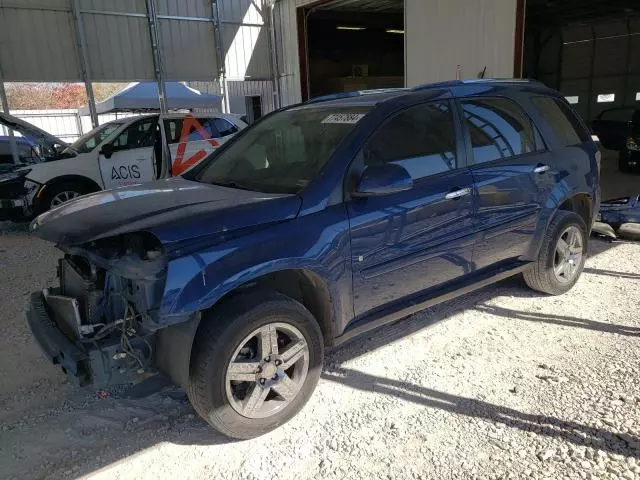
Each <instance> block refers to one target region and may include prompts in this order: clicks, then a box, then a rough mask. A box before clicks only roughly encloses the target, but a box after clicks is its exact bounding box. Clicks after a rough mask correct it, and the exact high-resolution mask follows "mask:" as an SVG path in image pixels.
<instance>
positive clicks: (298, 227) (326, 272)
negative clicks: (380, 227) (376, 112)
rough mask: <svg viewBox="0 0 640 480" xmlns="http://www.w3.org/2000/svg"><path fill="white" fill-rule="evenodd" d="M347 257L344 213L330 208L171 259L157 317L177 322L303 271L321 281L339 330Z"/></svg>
mask: <svg viewBox="0 0 640 480" xmlns="http://www.w3.org/2000/svg"><path fill="white" fill-rule="evenodd" d="M350 259H351V255H350V242H349V222H348V219H347V214H346V210H345V208H344V205H335V206H333V207H329V208H327V209H325V210H323V211H321V212H317V213H314V214H310V215H305V216H302V217H299V218H296V219H294V220H291V221H288V222H284V223H281V224H277V225H274V226H272V227H270V228H268V229H265V230H261V231H258V232H254V233H251V234H248V235H246V236H243V237H240V238H236V239H233V240H230V241H229V242H226V243H223V244H221V245H217V246H214V247H211V248H209V249H206V250H204V251H201V252H197V253H193V254H190V255H187V256H184V257H181V258H177V259H175V260H171V261H170V262H169V264H168V270H167V281H166V285H165V291H164V295H163V300H162V303H161V307H160V312H159V314H160V315H159V318H160V321H161V322H162V323H163V324H164V325H171V324H175V323H179V322H181V321H184V319H186V318H189V317H190V316H191V315H192V314H194V313H195V312H199V311H202V310H205V309H208V308H210V307H212V306H213V305H215V304H216V303H217V302H218V301H219V300H220V299H221V298H222V297H224V296H225V295H227V294H228V293H230V292H232V291H234V290H235V289H237V288H238V287H240V286H242V285H245V284H247V283H250V282H252V281H254V280H256V279H258V278H260V277H262V276H264V275H267V274H270V273H274V272H278V271H283V270H307V271H311V272H313V273H315V274H316V275H317V276H318V277H319V278H320V279H321V280H322V281H323V282H324V283H325V285H326V287H327V290H328V291H329V295H330V296H331V303H332V307H333V310H334V311H333V318H334V320H335V321H336V323H337V325H336V329H337V331H338V332H339V331H341V329H342V328H343V327H344V325H346V324H347V323H348V322H349V321H350V320H351V319H352V318H353V300H352V299H353V295H352V275H351V260H350Z"/></svg>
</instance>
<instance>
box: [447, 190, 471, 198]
mask: <svg viewBox="0 0 640 480" xmlns="http://www.w3.org/2000/svg"><path fill="white" fill-rule="evenodd" d="M470 193H471V189H470V188H469V187H465V188H460V189H458V190H453V191H451V192H449V193H447V194H446V195H445V196H444V198H446V199H447V200H457V199H458V198H462V197H466V196H467V195H469V194H470Z"/></svg>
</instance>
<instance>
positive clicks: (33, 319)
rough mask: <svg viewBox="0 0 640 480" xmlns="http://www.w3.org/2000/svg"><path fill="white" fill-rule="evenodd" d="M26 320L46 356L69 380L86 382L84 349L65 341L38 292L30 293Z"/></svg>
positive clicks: (86, 356) (85, 352) (86, 358)
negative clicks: (58, 366)
mask: <svg viewBox="0 0 640 480" xmlns="http://www.w3.org/2000/svg"><path fill="white" fill-rule="evenodd" d="M27 323H28V324H29V328H31V333H33V336H34V337H35V339H36V341H37V343H38V345H39V346H40V348H41V349H42V351H43V352H44V354H45V355H46V357H47V358H48V359H49V360H50V361H51V362H53V363H54V364H56V365H60V367H61V368H62V371H63V372H64V373H66V375H67V377H68V378H69V380H70V381H71V382H72V383H74V384H76V385H80V386H83V385H87V384H88V383H90V378H91V377H90V370H89V368H88V367H89V366H88V362H89V354H88V352H87V351H86V350H84V349H83V348H80V347H79V346H78V345H77V344H75V343H74V342H72V341H71V340H69V338H67V337H66V336H65V334H64V333H62V330H60V329H59V328H58V325H57V324H56V322H55V320H54V319H53V318H52V317H51V316H50V314H49V309H48V307H47V304H46V302H45V298H44V295H43V294H42V292H34V293H32V294H31V298H30V301H29V309H28V310H27Z"/></svg>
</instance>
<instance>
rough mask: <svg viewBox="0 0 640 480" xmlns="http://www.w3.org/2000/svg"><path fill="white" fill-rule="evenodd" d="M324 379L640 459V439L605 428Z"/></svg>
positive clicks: (396, 387)
mask: <svg viewBox="0 0 640 480" xmlns="http://www.w3.org/2000/svg"><path fill="white" fill-rule="evenodd" d="M322 378H323V379H324V380H329V381H332V382H336V383H340V384H342V385H346V386H347V387H351V388H355V389H358V390H364V391H367V392H375V393H378V394H385V395H391V396H395V397H397V398H400V399H401V400H405V401H407V402H412V403H417V404H420V405H424V406H426V407H431V408H439V409H441V410H445V411H447V412H452V413H457V414H459V415H466V416H469V417H476V418H481V419H484V420H488V421H491V422H496V423H502V424H504V425H506V426H509V427H513V428H519V429H520V430H524V431H527V432H535V433H537V434H540V435H545V436H548V437H553V438H560V439H563V440H565V441H568V442H571V443H573V444H575V445H579V446H593V447H594V448H598V449H601V450H605V451H608V452H612V453H621V454H622V455H625V456H634V457H636V458H640V438H638V437H636V436H633V435H628V434H615V433H612V432H610V431H608V430H604V429H602V428H597V427H589V426H586V425H582V424H580V423H576V422H570V421H565V420H560V419H559V418H555V417H550V416H547V415H533V414H529V413H523V412H520V411H518V410H514V409H511V408H507V407H501V406H499V405H494V404H492V403H488V402H484V401H482V400H476V399H473V398H466V397H459V396H457V395H451V394H449V393H444V392H440V391H438V390H432V389H430V388H425V387H421V386H418V385H414V384H412V383H404V382H400V381H397V380H392V379H389V378H384V377H376V376H373V375H369V374H366V373H363V372H360V371H358V370H351V369H346V368H342V367H338V368H335V369H332V370H331V371H325V372H324V373H323V374H322Z"/></svg>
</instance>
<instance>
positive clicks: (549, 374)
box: [0, 227, 640, 480]
mask: <svg viewBox="0 0 640 480" xmlns="http://www.w3.org/2000/svg"><path fill="white" fill-rule="evenodd" d="M591 249H592V257H591V258H590V259H589V260H588V262H587V266H586V269H585V273H584V275H583V277H582V279H581V280H580V282H579V283H578V284H577V286H576V288H575V289H574V290H572V291H571V292H570V293H568V294H566V295H564V296H561V297H553V298H552V297H544V296H540V295H538V294H535V293H533V292H531V291H529V290H527V289H526V288H525V287H524V286H523V284H522V283H521V281H520V280H518V279H512V280H508V281H505V282H502V283H500V284H498V285H495V286H492V287H489V288H486V289H484V290H481V291H478V292H475V293H473V294H470V295H467V296H465V297H462V298H460V299H457V300H455V301H452V302H449V303H446V304H443V305H440V306H437V307H435V308H432V309H429V310H428V311H426V312H424V313H421V314H420V315H417V316H415V317H413V318H411V319H408V320H405V321H403V322H399V323H397V324H395V325H392V326H389V327H385V328H382V329H380V330H378V331H376V332H374V333H370V334H369V335H367V336H365V337H362V338H360V339H356V340H354V341H352V342H350V343H349V344H347V345H345V346H343V347H341V348H339V349H337V350H334V351H333V352H330V353H329V354H328V356H327V361H326V367H325V369H324V372H323V375H322V379H321V381H320V384H319V385H318V388H317V390H316V392H315V394H314V396H313V397H312V399H311V400H310V402H309V403H308V405H307V406H306V407H305V409H304V410H303V411H302V412H301V413H300V414H299V415H298V416H297V417H296V418H295V419H294V420H292V421H291V422H289V423H288V424H287V425H285V426H283V427H281V428H280V429H278V430H276V431H275V432H272V433H270V434H268V435H266V436H264V437H261V438H258V439H254V440H251V441H244V442H232V441H229V440H228V439H226V438H223V437H221V436H219V435H217V434H215V433H214V432H213V431H211V430H210V429H209V428H208V427H207V426H206V425H205V424H204V422H203V421H201V420H200V419H199V417H197V416H196V415H195V414H194V412H193V410H192V409H191V407H190V406H189V404H188V402H187V401H186V398H185V396H184V393H183V392H181V391H180V390H177V389H175V388H172V387H170V386H162V384H161V383H160V384H159V383H158V382H155V383H153V382H151V383H149V384H142V385H140V386H139V387H137V388H134V389H133V390H125V389H114V390H112V391H109V392H98V393H96V392H91V391H86V390H78V389H75V388H73V387H71V386H69V385H68V384H67V383H66V382H65V380H64V377H63V376H62V375H61V374H60V373H59V371H58V370H57V368H54V367H52V366H50V365H48V364H47V363H46V362H45V361H44V359H43V358H42V357H41V354H40V352H39V350H38V349H37V347H36V346H35V345H34V343H33V341H32V339H31V336H30V334H29V332H28V329H27V327H26V325H25V322H24V320H23V307H24V304H25V302H26V300H27V295H28V292H30V291H31V290H35V289H37V288H40V287H42V286H44V285H46V284H47V283H48V282H52V281H53V277H54V276H55V261H56V258H57V253H56V251H55V249H53V248H52V247H51V246H49V245H47V244H46V243H44V242H42V241H39V240H37V239H34V238H32V237H29V236H28V235H27V234H26V233H25V232H24V231H23V229H21V228H19V227H18V228H15V229H13V231H10V232H9V233H6V234H4V235H0V267H1V270H0V271H2V274H3V275H2V279H1V281H0V296H1V298H2V299H3V300H2V308H1V309H0V326H1V327H2V332H3V335H2V337H0V466H1V467H0V477H1V478H15V479H20V480H23V479H29V478H47V479H49V478H50V479H57V478H75V477H81V476H84V475H86V476H89V477H91V478H97V479H113V478H118V479H122V478H154V479H155V478H183V479H191V478H193V479H196V478H216V479H252V480H255V479H274V478H279V479H296V480H298V479H301V478H318V479H320V478H322V479H343V478H382V479H395V478H397V479H412V478H413V479H454V478H455V479H471V478H482V479H485V478H487V479H497V478H503V479H504V478H509V479H510V478H518V479H519V478H540V479H541V478H550V479H557V478H562V479H564V478H576V479H578V478H597V479H601V478H603V479H633V478H638V479H640V391H638V379H639V378H640V363H639V362H638V360H639V357H640V349H639V348H638V347H640V318H639V316H638V312H639V308H638V307H639V303H640V302H639V300H638V291H639V290H640V244H632V243H616V244H610V243H605V242H602V241H598V240H593V241H592V245H591ZM27 265H28V266H27Z"/></svg>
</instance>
